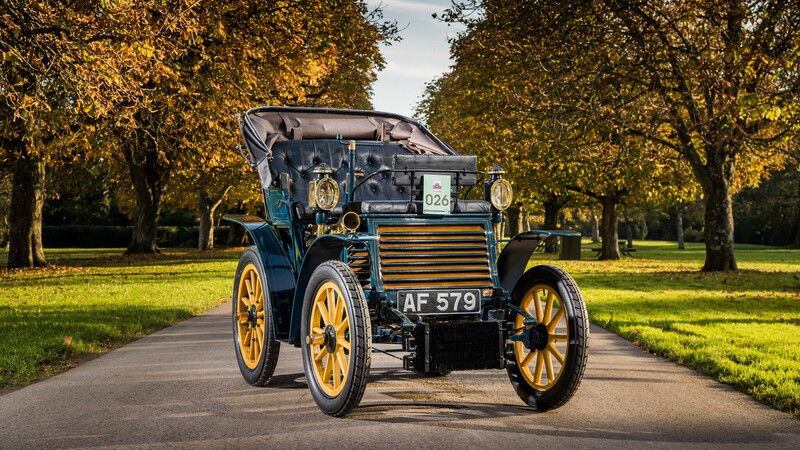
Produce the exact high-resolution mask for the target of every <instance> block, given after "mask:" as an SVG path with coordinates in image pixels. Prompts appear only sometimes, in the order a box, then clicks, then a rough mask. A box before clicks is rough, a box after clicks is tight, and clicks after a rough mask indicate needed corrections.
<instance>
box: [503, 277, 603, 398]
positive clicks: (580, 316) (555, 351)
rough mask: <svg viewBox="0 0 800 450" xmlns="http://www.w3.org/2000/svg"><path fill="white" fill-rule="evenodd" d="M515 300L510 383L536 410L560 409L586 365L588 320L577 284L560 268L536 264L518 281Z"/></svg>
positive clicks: (578, 382)
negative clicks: (515, 311)
mask: <svg viewBox="0 0 800 450" xmlns="http://www.w3.org/2000/svg"><path fill="white" fill-rule="evenodd" d="M512 302H513V305H515V306H516V307H517V313H516V314H515V315H514V316H513V318H514V323H513V326H514V334H513V335H512V338H511V339H512V351H511V355H510V360H511V361H510V364H509V365H508V376H509V378H510V379H511V384H512V385H513V386H514V389H515V390H516V391H517V394H518V395H519V397H520V398H521V399H522V400H523V401H524V402H525V403H527V404H528V405H529V406H531V407H533V408H534V409H536V410H537V411H547V410H549V409H555V408H558V407H559V406H562V405H563V404H564V403H566V402H567V401H568V400H569V399H570V398H571V397H572V395H573V394H575V391H576V390H577V389H578V385H579V384H580V382H581V379H582V378H583V372H584V369H585V368H586V357H587V352H588V341H589V323H588V318H587V313H586V305H585V304H584V302H583V297H582V296H581V292H580V290H579V289H578V285H577V284H576V283H575V280H573V279H572V277H571V276H569V274H567V273H566V272H565V271H563V270H561V269H559V268H557V267H553V266H544V265H542V266H536V267H534V268H532V269H530V270H528V271H527V272H525V274H524V275H523V276H522V277H521V278H520V280H519V281H518V282H517V285H516V286H515V287H514V290H513V293H512ZM520 311H522V312H524V314H522V313H521V312H520Z"/></svg>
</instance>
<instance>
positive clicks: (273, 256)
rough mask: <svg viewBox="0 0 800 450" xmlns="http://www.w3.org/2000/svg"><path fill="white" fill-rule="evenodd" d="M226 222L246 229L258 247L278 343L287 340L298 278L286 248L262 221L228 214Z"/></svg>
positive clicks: (252, 217) (273, 231)
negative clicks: (296, 278) (296, 279)
mask: <svg viewBox="0 0 800 450" xmlns="http://www.w3.org/2000/svg"><path fill="white" fill-rule="evenodd" d="M222 219H223V220H227V221H229V222H233V223H238V224H239V225H241V226H243V227H244V229H245V230H247V233H248V234H249V235H250V239H252V241H253V243H254V244H255V245H256V249H257V250H258V252H257V253H258V256H259V259H260V262H261V267H260V268H259V269H260V270H259V271H260V272H261V274H262V280H261V282H262V283H264V285H265V286H266V287H267V288H266V289H265V290H264V292H265V293H266V294H267V295H268V298H267V299H266V300H267V301H268V304H269V305H270V308H271V309H272V329H273V331H274V334H275V338H276V339H280V340H286V339H287V338H288V337H289V326H290V324H291V317H292V316H291V313H292V301H293V298H294V292H295V274H294V269H293V268H292V264H291V262H290V261H289V256H288V255H287V254H286V250H285V248H284V246H283V244H282V243H281V241H280V239H278V235H277V234H276V233H275V230H274V228H273V227H272V226H271V225H269V224H268V223H267V222H266V221H264V219H262V218H260V217H255V216H248V215H241V214H226V215H224V216H222Z"/></svg>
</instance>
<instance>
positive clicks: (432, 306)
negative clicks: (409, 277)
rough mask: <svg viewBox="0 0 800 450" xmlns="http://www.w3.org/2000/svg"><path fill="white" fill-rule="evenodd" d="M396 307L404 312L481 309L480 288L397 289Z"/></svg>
mask: <svg viewBox="0 0 800 450" xmlns="http://www.w3.org/2000/svg"><path fill="white" fill-rule="evenodd" d="M397 309H399V310H400V311H401V312H403V313H404V314H465V313H478V312H480V311H481V291H480V289H457V290H451V289H448V290H438V289H437V290H429V291H399V292H397Z"/></svg>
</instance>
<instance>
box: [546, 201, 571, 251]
mask: <svg viewBox="0 0 800 450" xmlns="http://www.w3.org/2000/svg"><path fill="white" fill-rule="evenodd" d="M564 204H566V201H564V199H563V198H559V196H557V195H554V194H550V195H548V196H547V200H545V201H544V202H543V205H544V224H543V228H544V229H545V230H555V229H557V228H558V216H559V215H560V214H561V209H562V208H563V207H564ZM557 251H558V242H557V241H556V239H554V238H551V239H548V240H546V241H545V243H544V252H545V253H556V252H557Z"/></svg>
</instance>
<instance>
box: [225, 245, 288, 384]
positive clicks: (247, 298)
mask: <svg viewBox="0 0 800 450" xmlns="http://www.w3.org/2000/svg"><path fill="white" fill-rule="evenodd" d="M260 267H261V264H260V263H259V260H258V255H257V254H256V250H255V248H252V247H251V248H248V249H247V250H245V252H244V253H243V254H242V256H241V258H240V259H239V267H238V268H237V269H236V281H235V283H234V287H233V340H234V348H235V349H236V361H237V362H238V364H239V370H240V371H241V372H242V376H243V377H244V379H245V380H247V382H248V383H250V384H252V385H254V386H266V385H267V383H269V380H270V378H271V377H272V374H273V373H274V372H275V365H276V364H277V362H278V354H279V352H280V342H278V341H277V340H275V337H274V336H273V333H272V326H271V322H270V319H271V317H270V316H271V310H270V308H269V305H268V302H267V298H268V293H267V292H265V289H264V285H265V284H264V280H263V276H262V273H261V270H260Z"/></svg>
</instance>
